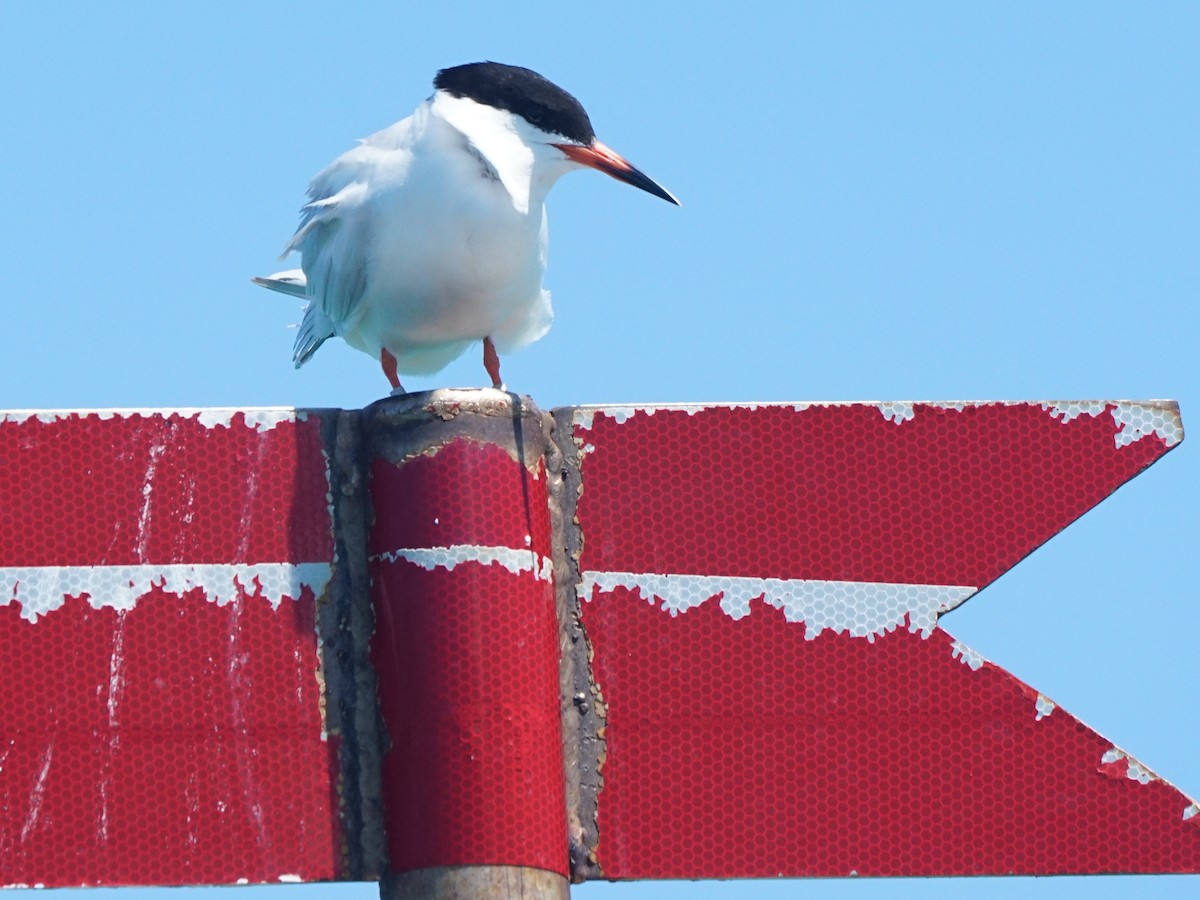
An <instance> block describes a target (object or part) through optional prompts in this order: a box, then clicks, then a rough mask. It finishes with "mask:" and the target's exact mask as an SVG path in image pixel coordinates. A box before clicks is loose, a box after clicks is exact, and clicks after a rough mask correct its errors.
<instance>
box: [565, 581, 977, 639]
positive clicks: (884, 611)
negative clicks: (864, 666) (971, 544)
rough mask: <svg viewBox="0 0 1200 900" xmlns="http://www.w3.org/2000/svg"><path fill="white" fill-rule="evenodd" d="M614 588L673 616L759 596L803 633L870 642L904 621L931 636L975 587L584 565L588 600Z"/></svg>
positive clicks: (735, 612)
mask: <svg viewBox="0 0 1200 900" xmlns="http://www.w3.org/2000/svg"><path fill="white" fill-rule="evenodd" d="M614 588H625V589H627V590H632V591H636V592H637V593H638V594H639V595H641V597H642V598H643V599H644V600H646V601H647V602H649V603H654V601H655V600H657V601H659V602H660V603H661V606H660V607H659V608H660V609H661V610H662V611H663V612H668V613H670V614H671V615H672V616H677V615H680V614H681V613H685V612H687V611H688V610H690V609H694V608H695V607H697V606H699V605H700V604H702V603H704V602H706V601H708V600H710V599H711V598H713V597H716V596H718V595H719V596H720V597H721V601H720V607H721V610H722V611H723V612H724V613H725V614H726V615H727V616H729V617H730V618H731V619H733V620H734V621H737V620H738V619H742V618H745V617H746V616H748V615H749V614H750V601H751V600H754V599H756V598H760V597H761V598H762V600H763V602H765V603H766V604H767V605H768V606H773V607H775V608H776V609H778V610H781V611H782V612H783V614H784V618H785V619H786V620H787V621H788V622H795V623H799V622H803V623H804V625H805V633H804V636H805V638H806V639H808V640H813V639H815V638H816V637H817V636H818V635H820V634H821V632H823V631H825V630H829V631H833V632H834V633H839V634H840V633H846V634H848V635H850V637H860V638H866V639H867V640H868V641H874V640H875V638H876V637H879V636H881V635H884V634H887V633H888V632H891V631H895V630H896V629H897V628H899V627H900V626H902V625H906V626H907V628H908V630H909V631H911V632H914V633H916V632H920V634H921V636H922V637H929V635H930V634H931V633H932V631H933V629H934V627H935V626H936V625H937V619H938V616H939V615H940V614H941V613H944V612H947V611H949V610H951V609H954V608H955V607H956V606H958V605H959V604H960V603H962V602H963V601H964V600H966V599H967V598H968V597H970V596H971V595H972V594H974V593H976V592H977V591H978V590H979V589H978V588H976V587H970V586H966V585H933V584H891V583H884V582H863V581H812V580H801V579H785V578H740V577H734V576H722V575H657V574H638V573H632V572H585V573H584V574H583V578H582V580H581V582H580V584H579V596H580V599H581V600H583V601H585V602H587V601H590V600H591V597H592V594H593V592H594V591H595V590H597V589H599V590H600V591H611V590H613V589H614Z"/></svg>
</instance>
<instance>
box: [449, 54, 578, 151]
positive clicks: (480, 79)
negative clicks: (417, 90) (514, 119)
mask: <svg viewBox="0 0 1200 900" xmlns="http://www.w3.org/2000/svg"><path fill="white" fill-rule="evenodd" d="M433 86H434V87H435V88H437V89H438V90H439V91H445V92H446V93H447V94H452V95H453V96H455V97H466V98H467V99H468V100H474V101H475V102H476V103H482V104H484V105H485V106H494V107H496V108H497V109H506V110H508V111H509V112H510V113H513V114H515V115H518V116H520V117H521V118H522V119H524V120H525V121H526V122H528V123H529V124H530V125H532V126H534V127H535V128H540V129H541V130H542V131H547V132H550V133H551V134H561V135H562V136H563V137H565V138H569V139H570V140H572V141H575V142H577V143H580V144H590V143H591V142H592V141H594V140H595V139H596V132H595V131H593V130H592V123H591V120H590V119H588V114H587V113H586V112H585V111H584V109H583V104H581V103H580V102H579V101H578V100H576V99H575V98H574V97H572V96H571V95H570V94H568V93H567V92H566V91H564V90H563V89H562V88H560V87H559V86H558V85H557V84H555V83H554V82H552V81H549V80H548V79H545V78H543V77H542V76H541V75H539V74H538V73H537V72H534V71H533V70H532V69H523V68H521V67H520V66H506V65H504V64H503V63H497V62H479V63H467V64H466V65H465V66H455V67H454V68H452V69H442V71H440V72H438V73H437V77H436V78H434V80H433Z"/></svg>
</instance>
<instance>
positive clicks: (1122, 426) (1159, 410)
mask: <svg viewBox="0 0 1200 900" xmlns="http://www.w3.org/2000/svg"><path fill="white" fill-rule="evenodd" d="M1112 417H1113V421H1114V422H1116V423H1117V428H1118V431H1117V434H1116V438H1115V440H1116V442H1117V446H1118V447H1128V446H1129V445H1130V444H1132V443H1134V442H1135V441H1140V440H1141V439H1142V438H1144V437H1147V436H1148V435H1151V434H1153V435H1155V436H1156V437H1159V438H1162V441H1163V443H1164V444H1165V445H1166V446H1168V447H1174V446H1175V445H1176V444H1178V443H1179V442H1180V441H1182V440H1183V421H1182V420H1181V419H1180V417H1179V410H1178V409H1175V408H1164V407H1161V406H1147V405H1144V404H1140V403H1118V404H1117V405H1116V407H1114V409H1113V411H1112Z"/></svg>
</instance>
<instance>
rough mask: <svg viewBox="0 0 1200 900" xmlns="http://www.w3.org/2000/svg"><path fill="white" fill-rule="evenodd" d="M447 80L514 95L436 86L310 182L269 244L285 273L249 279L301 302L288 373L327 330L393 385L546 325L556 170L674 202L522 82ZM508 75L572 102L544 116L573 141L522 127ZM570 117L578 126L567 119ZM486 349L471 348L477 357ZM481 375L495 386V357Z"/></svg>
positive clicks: (514, 343) (520, 99)
mask: <svg viewBox="0 0 1200 900" xmlns="http://www.w3.org/2000/svg"><path fill="white" fill-rule="evenodd" d="M447 73H449V74H450V75H451V76H453V75H456V74H459V73H461V76H460V78H459V80H458V81H457V82H453V84H454V86H455V88H457V89H458V92H459V93H464V92H467V93H469V92H473V91H475V90H476V87H475V86H476V81H473V80H470V79H476V80H479V82H480V84H481V87H480V88H478V93H479V95H480V96H483V97H485V98H487V99H492V98H493V95H494V94H495V89H496V86H495V85H494V84H493V83H491V82H489V81H488V80H487V79H488V78H489V77H490V76H492V75H493V74H498V75H499V76H500V77H502V78H508V79H509V80H510V81H511V80H512V79H515V80H516V84H515V87H514V85H513V84H512V83H503V84H502V85H501V87H502V88H504V89H506V90H507V91H508V93H507V94H501V95H500V98H499V101H498V102H501V103H504V104H506V105H508V106H511V107H516V108H517V109H518V110H520V112H514V111H513V110H512V109H506V108H499V107H497V106H495V105H491V104H490V103H487V102H478V101H477V100H475V99H472V98H471V97H470V96H458V95H456V93H452V92H451V90H447V89H442V88H441V87H439V89H438V90H437V91H436V92H435V93H434V95H433V96H432V97H431V98H430V99H428V100H426V101H425V102H424V103H422V104H421V105H420V106H418V107H417V110H416V111H415V112H414V113H413V114H412V115H411V116H409V117H408V118H406V119H404V120H402V121H400V122H397V123H396V124H394V125H392V126H390V127H389V128H385V129H384V130H382V131H380V132H377V133H376V134H373V135H371V136H370V137H369V138H367V139H365V140H364V141H362V142H361V143H360V144H359V145H358V146H357V147H355V148H354V149H352V150H349V151H348V152H346V153H344V154H342V155H341V156H339V157H338V158H337V159H336V160H334V161H333V163H331V164H330V165H329V166H328V167H327V168H325V169H324V170H323V171H322V172H320V173H318V174H317V176H316V177H315V178H314V179H313V181H312V183H311V184H310V185H309V189H308V196H309V203H308V204H306V205H305V206H304V207H303V209H302V211H301V219H300V226H299V228H298V229H297V230H296V233H295V235H293V237H292V239H291V241H290V242H289V243H288V245H287V247H286V249H285V251H284V255H285V256H286V255H287V254H288V253H290V252H292V251H295V252H297V253H299V254H300V258H301V269H299V270H290V271H287V272H279V273H276V274H275V275H272V276H270V277H269V278H256V279H255V281H256V282H257V283H259V284H261V285H263V286H265V287H269V288H272V289H273V290H278V291H282V292H284V293H288V294H294V295H299V296H304V297H306V298H307V299H308V301H309V303H308V307H307V309H306V310H305V314H304V321H303V323H302V324H301V326H300V331H299V334H298V335H297V338H296V344H295V351H294V355H293V358H294V361H295V364H296V366H297V367H299V366H301V365H302V364H303V363H305V362H306V361H307V360H308V359H309V358H310V357H311V356H312V355H313V353H315V352H316V350H317V348H318V347H319V346H320V345H321V344H322V342H324V341H325V340H326V339H327V338H330V337H333V336H334V335H337V336H339V337H341V338H343V339H344V340H345V341H346V342H347V343H348V344H350V345H351V346H352V347H356V348H357V349H359V350H362V351H363V352H365V353H368V354H370V355H371V356H373V357H375V358H376V359H379V360H380V361H381V362H382V363H383V366H384V370H385V372H388V373H389V378H390V379H391V380H392V383H393V387H394V388H396V389H397V390H399V389H400V385H399V381H398V379H397V378H396V377H395V371H399V372H401V373H415V374H428V373H431V372H436V371H437V370H439V369H441V368H442V367H443V366H445V365H446V364H447V363H449V362H450V361H451V360H453V359H454V358H455V357H457V356H459V355H460V354H461V353H462V352H463V351H464V350H465V349H466V348H467V347H468V346H469V345H470V344H471V343H473V342H475V341H479V340H487V341H490V343H492V344H494V347H495V349H496V350H498V351H499V352H502V353H503V352H508V351H511V350H515V349H518V348H520V347H523V346H525V345H526V344H529V343H530V342H532V341H535V340H537V339H538V338H540V337H542V335H544V334H545V333H546V332H547V331H548V330H549V328H550V323H551V320H552V319H553V312H552V310H551V306H550V294H549V293H548V292H547V291H545V290H544V289H543V288H542V276H543V274H544V272H545V269H546V244H547V228H546V211H545V205H544V203H545V199H546V194H547V193H548V192H549V190H550V188H551V187H553V185H554V183H555V182H556V181H557V180H558V179H559V178H560V177H561V176H562V175H564V174H566V173H567V172H568V171H571V170H572V169H575V168H580V167H582V166H591V167H594V168H599V169H601V170H602V171H606V172H608V173H609V174H612V175H614V176H615V177H618V178H621V179H622V180H625V181H628V182H630V183H632V184H635V185H637V186H639V187H643V188H644V189H646V190H651V192H653V193H657V194H658V195H659V196H663V197H665V198H666V199H669V200H671V201H672V202H676V201H674V198H672V197H671V196H670V195H669V194H667V193H666V192H665V191H664V190H663V189H662V188H660V187H658V185H656V184H654V183H653V182H652V181H650V180H649V179H648V178H646V176H644V175H642V174H641V173H640V172H638V171H637V170H636V169H634V168H633V167H632V166H630V165H629V164H628V163H626V162H625V161H624V160H623V159H621V158H620V157H619V156H617V155H616V154H615V153H613V152H612V151H611V150H608V148H606V147H604V145H603V144H600V143H599V142H598V141H596V140H595V138H594V135H591V124H590V122H588V120H587V116H586V113H584V112H583V110H582V107H579V106H578V103H577V101H575V100H574V98H572V97H571V96H570V95H569V94H566V92H563V91H561V89H559V88H556V87H554V86H553V85H552V84H550V83H549V82H547V81H545V79H542V78H541V77H540V76H538V75H536V74H535V73H532V72H529V71H528V70H526V69H516V68H515V67H510V66H500V65H499V64H495V63H483V64H473V65H471V66H460V67H458V68H457V69H450V70H445V71H444V72H443V73H440V74H439V80H438V82H435V83H436V84H439V85H441V84H442V82H443V79H445V80H446V82H447V83H448V84H449V83H451V79H450V78H448V77H447ZM464 79H466V80H465V81H464ZM522 79H536V82H532V86H533V88H534V89H535V93H536V90H541V91H546V90H550V91H552V92H558V94H560V95H561V97H559V96H558V95H556V94H553V93H551V94H550V95H549V96H550V97H551V100H552V101H558V102H560V103H567V101H569V103H573V104H574V105H575V107H577V110H576V109H575V108H568V110H567V113H566V116H567V117H566V118H563V114H562V113H561V112H560V111H556V110H553V109H551V110H550V114H555V113H556V112H557V114H558V116H559V118H557V119H556V118H553V115H550V116H549V121H550V123H551V124H559V123H561V124H562V128H563V130H564V131H571V132H575V135H574V137H568V136H567V135H566V134H559V133H557V132H556V131H547V130H545V129H544V128H542V127H538V126H536V125H533V124H531V123H530V121H528V120H527V119H526V117H525V115H524V114H523V113H527V114H529V115H530V116H531V117H532V118H534V119H535V121H545V120H547V118H548V116H547V114H546V113H545V111H544V110H541V109H540V108H538V107H534V108H532V112H530V111H529V108H527V107H525V106H524V105H523V104H524V103H526V101H527V98H526V95H525V94H524V93H521V92H520V88H521V87H522ZM463 84H465V85H466V86H465V87H463ZM514 90H515V91H516V93H514ZM513 98H515V99H513ZM562 98H565V100H564V99H562ZM530 102H534V103H536V102H537V101H536V98H535V99H534V100H533V101H530ZM567 105H568V107H569V104H567ZM576 114H577V115H578V116H582V126H581V125H580V124H579V122H578V121H576V120H573V119H571V118H570V116H571V115H576ZM588 136H591V140H590V141H588V140H585V139H586V138H587V137H588ZM486 354H487V346H486V344H485V361H486ZM389 355H390V356H391V357H392V358H394V360H395V363H394V366H395V369H394V370H393V371H389V365H390V360H389V359H388V357H389ZM492 359H493V361H495V357H494V354H493V357H492ZM494 367H495V371H492V365H491V364H489V372H490V373H491V374H492V378H493V382H495V383H497V384H498V383H499V364H498V362H494Z"/></svg>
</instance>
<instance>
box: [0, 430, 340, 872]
mask: <svg viewBox="0 0 1200 900" xmlns="http://www.w3.org/2000/svg"><path fill="white" fill-rule="evenodd" d="M0 459H3V460H4V465H3V466H2V467H0V669H2V673H0V709H2V710H3V719H2V720H0V809H2V810H3V814H2V815H0V884H5V885H35V884H38V885H46V886H68V885H85V884H205V883H228V884H232V883H235V882H239V881H242V882H245V881H249V882H261V881H299V880H305V881H308V880H315V879H325V878H332V877H335V876H336V875H337V874H338V872H339V869H340V867H341V862H340V861H341V855H340V851H339V846H338V838H339V836H338V820H337V815H336V810H337V797H336V784H337V779H336V773H337V760H336V753H335V752H334V750H335V748H334V747H333V745H332V744H331V742H330V741H329V739H328V735H327V734H326V731H325V723H324V721H323V718H322V693H321V681H320V677H319V674H320V671H319V670H320V661H319V656H318V647H317V634H316V630H315V628H314V616H315V606H314V601H315V598H316V596H318V595H320V594H321V593H322V592H323V591H324V589H325V585H326V584H327V582H328V581H329V578H330V564H331V562H332V559H333V543H332V532H331V520H330V511H329V500H328V497H327V494H328V491H329V487H328V481H327V477H326V462H325V458H324V454H323V450H322V442H321V433H320V427H319V423H318V422H317V420H316V419H315V418H312V419H309V418H307V417H306V416H305V415H304V414H303V413H295V412H292V411H260V412H255V411H250V410H247V411H240V412H232V411H226V412H222V411H219V410H205V411H191V412H186V411H184V412H169V413H168V412H161V413H160V412H154V413H137V412H124V413H116V414H114V413H78V414H76V413H63V414H58V413H37V414H34V415H28V416H25V415H22V414H9V415H7V416H4V417H3V418H2V419H0Z"/></svg>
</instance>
